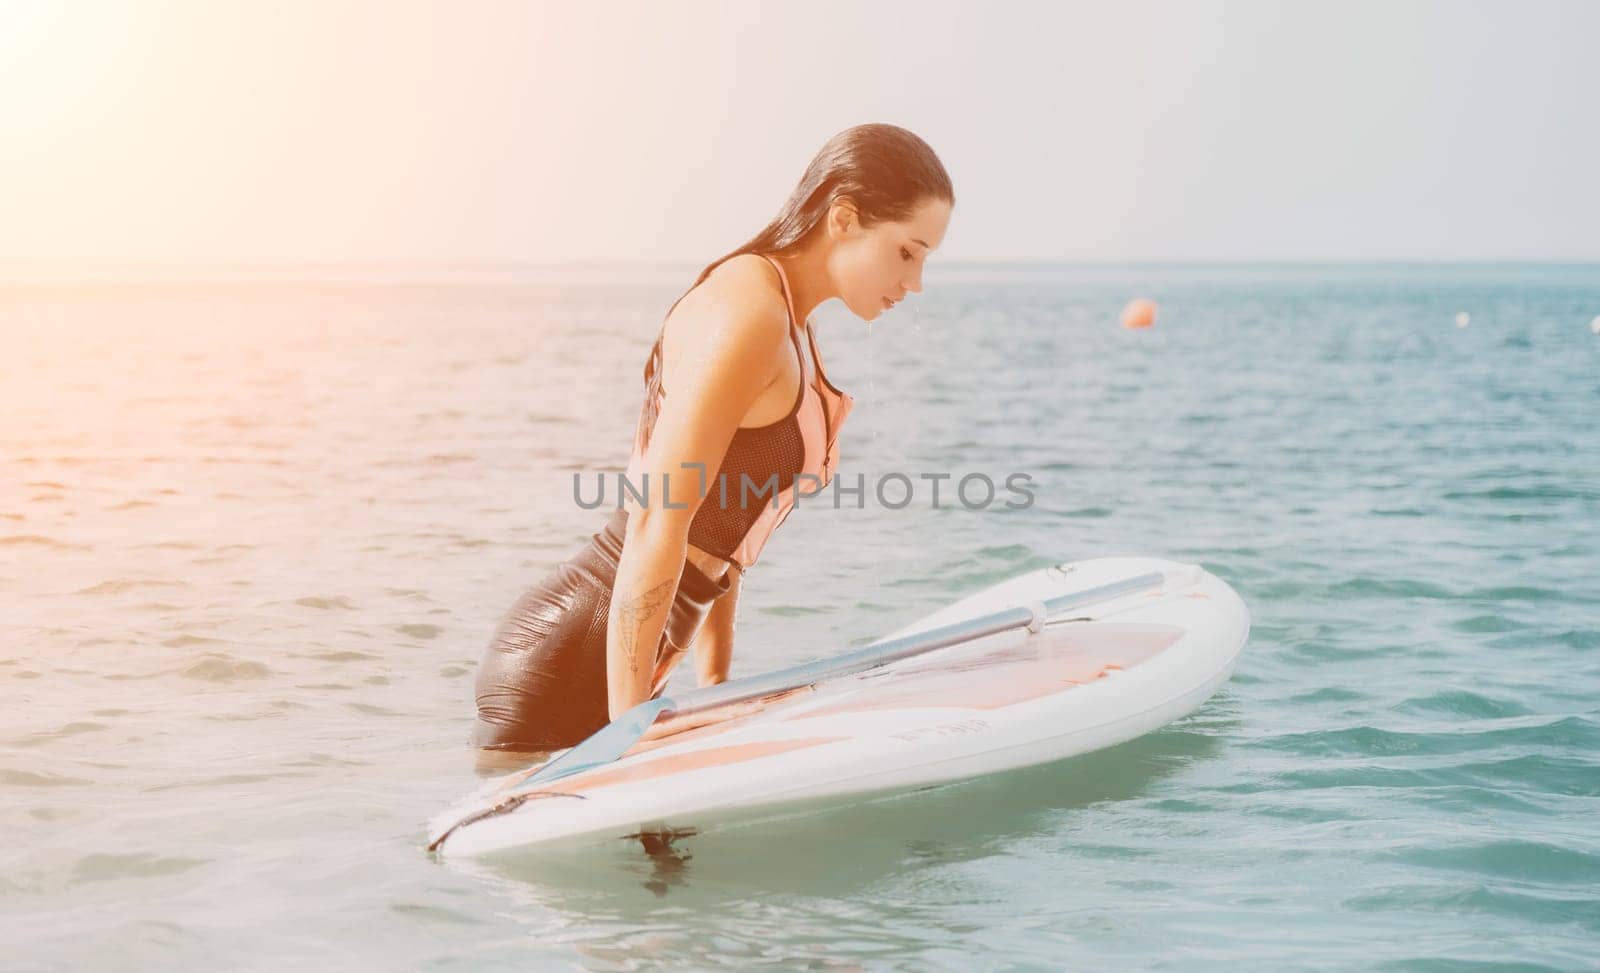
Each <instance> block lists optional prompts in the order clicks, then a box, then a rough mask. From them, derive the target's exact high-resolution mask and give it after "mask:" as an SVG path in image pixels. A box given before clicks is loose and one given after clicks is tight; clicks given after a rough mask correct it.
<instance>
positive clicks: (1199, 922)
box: [0, 265, 1600, 971]
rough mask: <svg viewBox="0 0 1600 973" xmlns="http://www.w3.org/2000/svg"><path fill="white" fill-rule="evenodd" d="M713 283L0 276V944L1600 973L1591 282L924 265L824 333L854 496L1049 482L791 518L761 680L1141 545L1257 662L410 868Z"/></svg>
mask: <svg viewBox="0 0 1600 973" xmlns="http://www.w3.org/2000/svg"><path fill="white" fill-rule="evenodd" d="M694 269H695V268H687V267H686V268H653V269H627V268H612V269H606V268H588V269H581V270H567V271H561V270H544V271H534V270H516V269H505V268H500V269H493V270H484V271H482V272H478V273H473V272H469V271H468V270H461V269H457V270H456V271H454V272H451V273H447V274H440V273H428V274H424V273H421V272H418V273H416V274H413V275H408V274H407V273H404V272H398V271H396V272H375V273H371V274H358V273H353V272H351V271H349V270H348V269H345V270H342V271H339V272H337V273H335V272H331V271H330V272H323V271H317V270H315V269H308V270H306V271H304V272H300V273H291V274H287V275H281V276H280V277H279V278H278V279H275V280H270V281H256V282H253V283H252V282H248V281H241V280H237V279H236V280H232V281H227V282H219V281H215V280H213V281H211V282H209V283H197V282H192V281H190V282H185V281H174V280H160V279H147V280H143V281H140V282H138V283H135V284H123V285H110V284H107V285H102V286H97V287H93V288H73V287H65V286H51V287H43V288H41V287H25V286H11V287H9V288H6V289H0V337H3V338H4V340H5V342H6V347H7V348H8V354H7V355H6V356H4V357H3V358H0V417H3V419H0V465H3V470H4V476H3V477H0V634H3V636H4V644H3V648H0V687H4V697H3V698H4V700H5V702H6V704H7V705H6V706H5V707H4V708H3V709H0V796H3V800H0V826H3V828H4V833H5V834H6V836H7V839H8V840H7V841H6V842H5V843H4V846H3V850H0V916H3V917H4V920H5V921H4V923H3V927H4V930H3V932H0V947H3V953H4V961H3V963H0V965H3V966H4V967H5V968H7V969H24V970H31V969H73V970H78V969H125V968H141V969H180V968H181V969H195V968H213V967H222V968H278V967H282V966H286V965H288V964H290V963H296V962H309V963H311V964H313V967H314V968H323V969H368V968H374V967H378V966H379V965H380V964H381V965H383V966H387V967H390V968H398V969H463V970H465V969H472V970H479V969H499V968H506V969H524V968H548V967H562V966H565V967H577V968H595V969H646V968H653V967H656V966H658V965H660V966H685V967H694V968H720V967H730V968H735V969H751V968H764V967H774V968H796V967H798V968H819V969H832V968H856V967H868V968H903V969H915V970H922V969H929V968H950V969H961V970H967V969H1038V968H1056V967H1070V968H1084V969H1179V970H1205V969H1229V970H1235V969H1238V968H1241V967H1243V968H1248V969H1273V970H1298V969H1304V970H1344V969H1349V970H1396V971H1399V970H1407V971H1412V970H1415V971H1421V970H1445V969H1495V970H1501V969H1518V970H1522V969H1527V970H1532V969H1553V970H1574V969H1595V968H1600V823H1597V822H1600V702H1597V699H1600V335H1595V334H1592V333H1591V331H1590V327H1589V323H1590V321H1591V319H1593V318H1595V317H1596V315H1600V267H1593V266H1589V267H1559V266H1488V265H1473V266H1375V267H1363V266H1292V267H1290V266H1278V267H1248V266H1223V267H1205V266H1183V265H1168V266H1133V267H1065V266H1064V267H1045V266H1016V267H1004V266H990V267H973V266H967V267H962V266H954V265H952V266H946V267H935V268H930V270H929V273H928V280H927V292H926V293H925V294H924V295H922V296H921V297H918V298H913V299H912V301H910V302H908V304H907V305H904V306H902V307H901V308H899V309H897V310H896V311H894V312H892V313H891V314H889V315H886V316H885V317H884V318H882V319H880V321H879V322H878V323H876V324H874V325H873V326H872V327H870V328H869V327H867V326H865V325H863V324H862V323H860V322H858V321H855V320H854V319H852V318H849V317H848V316H847V315H846V314H845V313H844V312H843V311H842V310H840V309H839V308H838V307H837V306H836V305H835V306H832V307H828V308H824V309H822V311H821V312H819V315H818V323H819V331H820V339H821V343H822V346H823V351H824V355H825V356H826V358H827V363H828V367H829V370H830V373H831V375H832V376H833V378H834V381H835V382H836V383H837V384H839V385H841V386H843V387H845V388H846V389H848V390H849V391H850V392H852V393H853V394H854V395H855V396H856V398H857V406H856V411H855V414H854V415H853V416H852V417H851V419H850V422H849V424H848V426H847V427H846V429H845V431H844V436H843V461H842V470H841V475H844V476H853V475H854V474H856V473H861V474H863V475H864V476H865V477H866V480H867V482H868V483H869V484H870V483H872V482H873V481H874V480H875V478H876V477H878V476H881V475H883V474H886V473H890V472H904V473H907V474H908V475H910V476H911V477H912V478H913V479H916V477H917V475H918V474H920V473H950V474H952V475H953V476H954V477H955V478H959V477H960V476H962V475H964V474H966V473H970V472H983V473H986V474H987V475H990V476H991V477H992V478H994V479H995V480H996V481H997V482H999V481H1001V480H1003V478H1004V476H1005V475H1006V474H1008V473H1012V472H1026V473H1028V474H1030V475H1031V476H1032V477H1033V482H1034V489H1035V494H1036V498H1037V500H1036V503H1035V504H1034V506H1032V507H1031V508H1030V509H1027V510H1021V511H1006V510H1000V509H998V508H997V509H991V510H986V511H968V510H964V509H962V508H961V507H960V506H959V505H951V504H949V503H948V501H947V502H946V503H945V504H944V505H943V507H942V508H941V509H933V507H932V506H931V504H930V503H928V502H927V497H926V495H919V496H918V497H917V499H916V501H915V502H913V503H912V504H910V505H908V506H907V507H905V508H904V509H900V510H891V509H885V508H884V507H882V506H879V505H878V504H876V503H874V502H871V501H870V499H869V502H868V504H867V506H866V509H862V510H857V509H854V508H845V509H840V510H834V509H830V508H828V507H827V506H826V505H818V506H816V507H815V508H813V509H802V510H800V511H798V512H796V514H795V515H794V516H793V517H791V518H790V519H789V521H788V523H787V524H786V525H785V526H784V528H783V529H782V530H781V531H780V532H779V534H778V535H777V536H776V537H775V539H774V540H773V542H772V544H771V545H770V546H769V548H768V550H767V553H766V555H765V557H764V559H763V562H762V563H761V564H760V565H759V566H758V567H757V568H756V569H754V570H753V571H752V572H751V573H750V576H749V577H748V578H747V580H746V586H745V591H746V594H745V598H744V602H745V603H744V606H743V610H742V613H741V616H740V632H739V640H738V645H737V649H736V661H735V674H748V673H753V672H757V671H760V670H763V669H767V668H772V667H776V666H780V665H785V664H790V663H795V662H799V661H803V660H805V659H809V658H813V657H815V656H818V655H821V654H825V653H827V652H831V651H838V650H841V649H843V648H846V647H849V646H851V645H855V644H859V643H861V642H864V641H866V640H869V639H870V638H872V637H875V636H877V635H880V634H882V633H884V632H887V631H889V630H890V629H893V628H895V627H897V626H899V625H900V624H903V623H904V622H906V621H909V620H910V619H911V618H913V617H916V616H917V615H920V614H922V613H925V612H927V611H929V610H931V609H933V608H935V607H937V606H939V605H942V604H944V603H946V602H948V601H950V600H952V599H954V598H955V597H957V596H959V595H962V594H965V593H967V592H970V591H972V590H975V589H976V588H977V587H979V586H982V585H984V584H986V583H989V582H992V581H995V580H998V579H1000V578H1003V577H1006V576H1009V575H1011V574H1013V573H1016V572H1020V571H1025V570H1028V569H1031V568H1035V567H1039V566H1042V565H1045V564H1048V563H1051V562H1054V561H1062V560H1073V559H1079V558H1085V557H1093V556H1098V555H1105V554H1119V553H1140V554H1152V555H1164V556H1170V557H1174V558H1178V559H1181V560H1193V561H1199V562H1200V563H1203V564H1204V565H1205V566H1206V567H1208V568H1209V569H1210V570H1212V571H1214V572H1215V573H1217V574H1218V575H1219V576H1221V577H1222V578H1224V579H1225V580H1227V581H1228V582H1230V583H1231V584H1232V585H1234V586H1235V588H1237V590H1238V591H1239V592H1240V593H1241V595H1242V596H1243V597H1244V598H1245V600H1246V602H1247V603H1248V604H1249V605H1250V607H1251V610H1252V612H1253V614H1254V629H1253V633H1252V639H1251V643H1250V645H1249V647H1248V649H1247V650H1246V654H1245V656H1244V659H1243V661H1242V663H1241V665H1240V668H1239V670H1238V672H1237V674H1236V676H1235V677H1234V679H1233V680H1232V682H1231V683H1230V684H1229V685H1227V686H1226V687H1225V688H1224V689H1223V690H1222V692H1221V693H1219V694H1218V695H1217V696H1216V697H1215V698H1213V699H1212V700H1211V701H1210V702H1209V703H1207V704H1206V705H1205V706H1204V707H1202V708H1201V709H1200V710H1199V711H1198V712H1196V713H1195V714H1194V715H1193V716H1191V717H1189V718H1187V719H1184V720H1182V721H1180V722H1178V723H1175V724H1173V725H1170V726H1169V727H1167V728H1165V729H1163V730H1161V731H1158V732H1156V733H1152V734H1150V735H1148V736H1146V737H1143V738H1141V739H1139V740H1136V741H1133V742H1131V743H1128V744H1125V745H1122V746H1120V747H1116V748H1113V749H1111V750H1107V751H1102V752H1100V753H1097V754H1092V755H1089V756H1085V757H1081V758H1077V759H1074V760H1071V761H1067V762H1065V763H1061V764H1057V765H1054V766H1050V767H1045V768H1036V769H1033V770H1028V771H1024V772H1018V773H1013V774H1007V775H1002V776H998V777H994V778H990V779H985V780H981V781H976V782H972V783H969V784H964V785H960V786H955V787H950V788H945V789H942V790H937V791H933V792H929V793H925V794H918V795H912V796H907V797H903V798H897V799H894V800H889V801H884V802H878V803H873V804H867V805H863V806H856V807H848V808H841V809H838V810H835V811H831V812H827V813H821V814H813V815H808V816H805V817H801V818H797V819H791V820H788V821H785V822H781V823H778V824H772V825H766V826H760V827H749V828H745V829H738V830H733V831H727V832H723V833H708V834H705V835H702V836H700V837H697V838H694V839H690V840H689V841H687V842H684V843H682V844H681V845H680V849H679V851H680V857H679V858H678V859H676V860H661V861H651V860H650V859H647V858H646V857H645V856H643V855H642V854H641V853H639V852H638V851H637V850H635V849H633V848H631V847H618V848H616V849H613V850H611V851H609V852H606V853H603V854H599V855H589V856H579V857H574V856H572V855H562V854H555V855H551V856H549V857H548V859H545V860H540V861H536V862H528V863H519V864H518V865H515V866H497V867H490V868H464V867H459V866H456V865H453V864H442V863H439V862H436V861H433V860H431V859H430V858H429V856H428V855H427V854H426V853H425V852H424V850H423V847H422V845H423V837H422V826H423V822H424V821H425V819H426V818H427V817H428V816H430V815H431V814H432V813H434V812H435V811H437V810H438V809H439V808H440V807H442V806H443V805H445V804H446V803H448V802H450V801H451V800H453V799H454V798H456V797H457V796H459V795H460V794H461V793H463V792H464V791H466V790H467V789H469V788H470V787H472V786H474V785H475V783H476V781H477V777H476V776H475V772H474V766H473V757H472V754H471V753H470V751H469V750H468V749H467V747H466V736H467V731H468V727H469V725H470V721H471V714H472V709H471V687H472V678H473V669H474V667H475V665H476V663H477V660H478V655H479V653H480V651H481V649H482V647H483V645H484V643H485V641H486V640H487V638H488V637H489V634H490V632H491V631H492V629H493V627H494V624H495V622H496V621H497V620H498V618H499V616H500V614H501V613H502V612H503V611H504V610H505V609H506V607H507V606H509V605H510V604H511V603H512V602H513V601H514V600H515V598H516V597H517V596H518V595H519V594H520V593H521V592H522V591H523V590H524V589H525V588H526V587H528V586H529V585H531V584H533V583H535V582H536V581H538V579H539V578H540V576H542V575H543V573H544V572H545V571H546V570H548V568H549V567H550V566H551V565H553V564H554V563H555V562H556V561H558V560H559V559H561V558H563V557H565V556H567V555H568V554H570V553H571V552H572V551H573V550H574V549H575V548H576V547H577V545H578V544H579V543H581V541H582V539H583V538H584V537H585V536H586V535H587V533H589V532H590V531H593V530H595V529H596V528H597V527H598V525H599V522H600V521H601V520H602V519H603V514H602V513H601V512H598V511H585V510H581V509H579V508H578V507H577V506H576V505H575V504H574V503H573V502H572V484H571V476H572V474H573V472H583V471H590V472H593V471H604V470H612V471H615V470H617V469H619V468H620V467H621V465H622V463H623V461H624V459H625V454H626V448H627V444H628V440H629V434H630V432H631V429H632V423H633V419H634V416H635V411H636V409H637V405H638V381H639V369H640V366H641V365H642V363H643V358H644V355H645V353H646V351H647V349H648V347H649V343H650V341H651V338H652V337H653V334H654V329H655V326H656V324H657V322H658V320H659V318H660V316H661V314H662V313H663V312H664V310H665V309H666V307H667V305H668V304H670V303H671V301H672V299H673V298H674V297H675V296H676V295H677V293H678V288H680V287H682V286H684V285H685V284H686V283H687V281H688V280H689V279H691V278H692V273H693V270H694ZM1139 295H1145V296H1149V297H1152V298H1154V299H1156V300H1157V301H1159V302H1160V303H1161V317H1160V320H1159V322H1158V324H1157V326H1156V327H1155V328H1154V329H1153V330H1150V331H1148V332H1129V331H1124V330H1122V329H1120V328H1119V327H1117V326H1116V316H1117V313H1118V311H1119V309H1120V308H1121V306H1122V305H1123V303H1125V302H1126V301H1127V300H1128V299H1130V298H1132V297H1134V296H1139ZM1460 313H1465V314H1466V315H1468V319H1467V320H1468V323H1467V326H1466V327H1458V326H1457V323H1456V319H1457V315H1458V314H1460ZM686 668H687V667H686ZM689 675H690V673H688V672H683V673H680V679H679V682H678V685H679V686H684V687H686V686H687V685H688V683H687V679H686V678H682V677H687V676H689Z"/></svg>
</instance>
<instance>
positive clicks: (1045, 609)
mask: <svg viewBox="0 0 1600 973" xmlns="http://www.w3.org/2000/svg"><path fill="white" fill-rule="evenodd" d="M1164 580H1166V576H1165V575H1163V574H1161V573H1160V572H1155V571H1152V572H1150V573H1148V574H1141V575H1138V576H1136V577H1132V578H1125V579H1123V580H1122V581H1113V582H1111V583H1110V584H1103V585H1100V586H1098V587H1095V588H1086V589H1084V590H1083V591H1074V592H1071V593H1069V594H1065V595H1058V596H1057V597H1055V598H1050V599H1048V600H1046V601H1042V602H1035V603H1033V604H1032V605H1018V606H1016V607H1014V608H1003V609H1001V610H999V611H996V612H991V613H990V614H988V615H981V616H979V617H977V618H970V619H967V620H966V621H962V622H955V623H952V624H950V625H941V626H940V627H938V628H932V629H928V630H927V631H925V632H914V633H912V634H910V635H903V636H901V637H900V638H897V639H887V640H885V641H882V642H874V643H873V644H871V645H868V646H867V647H865V648H863V649H859V650H857V651H855V652H850V653H846V654H845V655H841V656H835V657H833V658H829V659H822V660H818V661H816V662H809V663H805V664H803V665H798V666H792V667H790V668H788V669H779V670H777V671H775V672H769V673H765V674H763V675H758V676H751V677H749V678H746V679H737V680H732V681H729V682H725V683H723V684H722V685H720V686H708V687H706V688H705V689H697V690H693V691H692V692H688V693H684V694H683V696H682V697H680V698H679V699H677V700H673V699H671V698H669V697H666V696H661V697H657V698H656V699H650V700H646V701H645V702H642V703H640V704H639V705H638V706H635V707H634V708H633V709H630V710H628V711H627V712H626V713H623V714H622V715H621V716H619V717H617V718H616V719H615V720H612V721H611V722H610V723H608V724H606V725H605V726H604V727H602V728H601V729H599V730H598V731H596V732H595V733H594V734H593V735H591V736H589V737H588V738H587V739H585V740H583V742H581V743H579V744H578V745H577V746H575V747H573V748H572V749H571V750H568V751H567V752H566V753H564V754H562V755H561V756H559V757H557V758H556V759H554V760H552V761H550V762H549V763H547V764H545V765H544V766H543V767H541V768H539V770H537V771H536V772H534V774H533V775H532V776H530V777H529V778H528V779H527V780H526V781H524V782H523V784H522V785H521V786H519V787H518V788H517V789H516V790H515V791H511V792H510V795H511V796H515V795H517V794H520V793H523V792H524V791H525V790H526V789H527V788H529V787H534V786H538V785H542V784H547V783H549V782H550V781H553V780H559V779H561V778H562V777H570V776H571V775H573V774H576V773H579V772H581V771H584V770H589V769H590V768H593V767H598V766H600V765H602V764H608V763H611V762H612V761H614V760H616V759H618V758H619V757H621V756H622V755H623V754H625V753H627V752H628V749H629V748H630V747H632V746H633V745H634V744H635V743H637V742H638V741H639V738H640V737H641V736H643V735H644V733H645V731H646V730H648V729H650V727H651V726H653V725H654V724H655V722H656V720H658V719H660V717H661V716H662V714H668V715H674V716H686V715H688V714H690V713H697V712H701V711H703V710H706V709H710V708H711V707H714V706H726V705H728V704H731V703H738V702H744V701H745V700H750V699H758V698H760V697H762V696H770V695H773V694H775V693H779V692H782V691H784V690H787V689H794V688H797V687H799V686H805V685H810V684H812V683H816V682H821V681H822V680H824V679H835V678H838V677H840V676H847V675H850V674H852V673H857V672H864V671H866V670H867V669H874V668H876V667H878V666H881V665H887V664H888V663H890V662H896V661H898V660H900V659H905V658H908V657H910V656H914V655H921V654H922V653H924V652H931V651H933V650H934V649H942V648H946V647H948V646H951V645H958V644H960V643H962V642H968V641H971V640H972V639H976V638H983V637H984V636H986V635H994V634H996V633H998V632H1006V631H1010V630H1011V629H1015V628H1029V629H1032V630H1033V631H1035V632H1037V631H1039V629H1040V628H1042V627H1043V625H1044V623H1045V621H1046V619H1048V618H1049V617H1050V616H1051V615H1055V614H1058V613H1060V612H1063V611H1066V610H1067V609H1070V608H1081V607H1083V606H1084V605H1090V604H1094V603H1096V602H1100V601H1108V600H1110V599H1112V598H1116V597H1119V596H1121V595H1125V594H1130V593H1132V592H1135V591H1142V590H1144V589H1145V588H1153V587H1155V586H1156V585H1159V584H1161V582H1162V581H1164ZM503 796H504V795H503Z"/></svg>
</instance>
